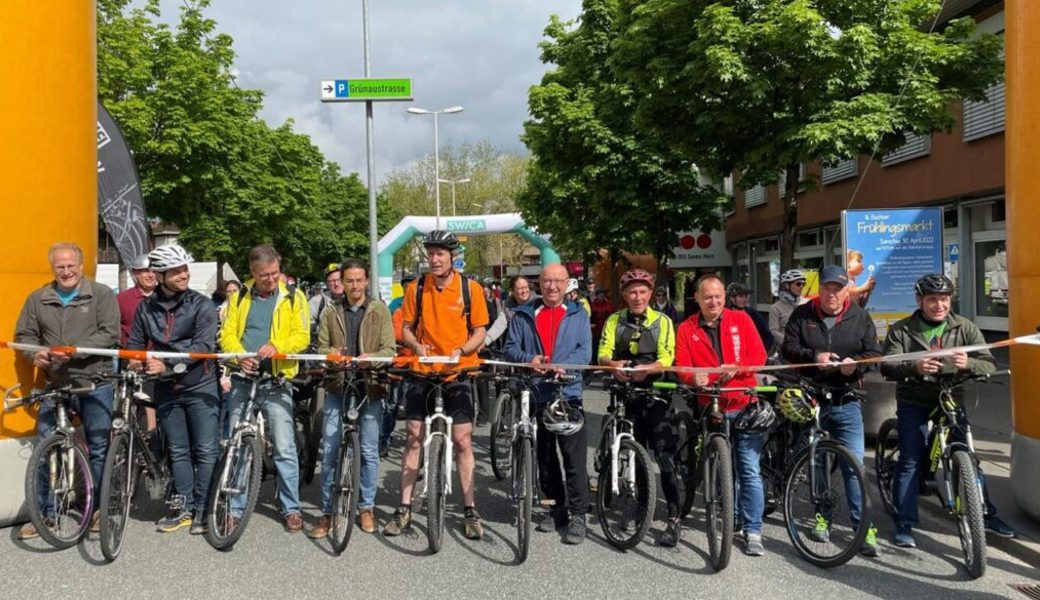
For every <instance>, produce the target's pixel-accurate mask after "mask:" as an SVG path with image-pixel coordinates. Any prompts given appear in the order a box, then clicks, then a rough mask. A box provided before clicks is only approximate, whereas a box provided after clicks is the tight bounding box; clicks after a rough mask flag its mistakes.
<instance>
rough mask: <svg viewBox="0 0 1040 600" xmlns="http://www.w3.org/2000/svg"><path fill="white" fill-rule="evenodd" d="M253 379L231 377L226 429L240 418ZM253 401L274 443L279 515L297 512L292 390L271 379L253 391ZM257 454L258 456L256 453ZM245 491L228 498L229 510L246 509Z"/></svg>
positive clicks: (297, 476) (297, 489) (237, 512)
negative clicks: (276, 383)
mask: <svg viewBox="0 0 1040 600" xmlns="http://www.w3.org/2000/svg"><path fill="white" fill-rule="evenodd" d="M251 388H252V383H251V382H250V381H248V380H246V379H243V378H241V377H232V383H231V394H230V395H229V396H228V427H229V429H228V431H233V430H234V428H235V425H236V424H237V423H238V420H239V419H241V418H242V408H243V406H244V405H245V403H246V400H248V398H249V390H250V389H251ZM256 403H257V405H258V406H259V407H260V410H261V412H262V413H263V415H264V420H265V427H266V429H267V436H268V437H269V438H270V440H271V442H272V445H273V446H274V468H275V470H276V471H277V472H278V504H279V507H280V509H281V512H282V515H283V516H285V515H291V514H293V513H299V512H300V464H299V461H298V460H297V457H296V424H295V422H294V421H293V400H292V392H291V391H290V390H289V388H288V387H286V386H284V385H274V384H271V383H268V384H265V385H262V386H260V387H259V388H258V389H257V391H256ZM257 458H260V457H257ZM245 505H246V498H245V496H244V495H240V496H236V497H235V498H234V499H233V500H232V502H231V511H232V514H234V515H235V516H240V515H241V513H242V510H243V509H245Z"/></svg>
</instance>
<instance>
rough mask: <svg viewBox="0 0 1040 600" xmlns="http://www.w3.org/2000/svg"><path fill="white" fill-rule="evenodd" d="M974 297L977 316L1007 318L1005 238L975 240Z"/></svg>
mask: <svg viewBox="0 0 1040 600" xmlns="http://www.w3.org/2000/svg"><path fill="white" fill-rule="evenodd" d="M975 298H976V313H977V314H978V316H980V317H1003V318H1007V316H1008V271H1007V241H1006V240H989V241H979V242H975Z"/></svg>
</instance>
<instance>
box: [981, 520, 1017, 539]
mask: <svg viewBox="0 0 1040 600" xmlns="http://www.w3.org/2000/svg"><path fill="white" fill-rule="evenodd" d="M986 531H988V532H990V533H992V534H993V535H995V536H998V537H1002V538H1013V537H1015V530H1014V529H1012V528H1011V526H1010V525H1008V524H1007V523H1005V522H1004V521H1003V520H1001V518H1000V517H998V516H997V515H993V516H991V517H986Z"/></svg>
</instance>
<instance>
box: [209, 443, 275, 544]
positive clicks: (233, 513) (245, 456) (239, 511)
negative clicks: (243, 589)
mask: <svg viewBox="0 0 1040 600" xmlns="http://www.w3.org/2000/svg"><path fill="white" fill-rule="evenodd" d="M262 452H263V450H262V447H261V445H260V440H259V439H257V437H256V436H255V435H253V434H251V433H244V434H242V436H241V438H240V439H239V441H238V443H237V444H235V443H228V445H227V447H226V448H225V449H224V454H223V456H221V458H220V462H219V463H218V464H217V471H216V473H217V479H216V481H215V482H214V486H215V487H214V489H213V491H212V492H210V496H209V511H208V515H209V516H208V520H209V523H208V531H207V532H206V540H207V541H208V542H209V543H210V545H211V546H213V547H214V548H216V549H217V550H229V549H231V547H232V546H234V545H235V543H236V542H238V539H239V538H240V537H242V533H243V532H245V530H246V525H248V524H249V518H250V517H251V516H252V515H253V509H254V508H256V498H257V496H259V495H260V477H261V475H262V469H263V458H262V457H261V453H262Z"/></svg>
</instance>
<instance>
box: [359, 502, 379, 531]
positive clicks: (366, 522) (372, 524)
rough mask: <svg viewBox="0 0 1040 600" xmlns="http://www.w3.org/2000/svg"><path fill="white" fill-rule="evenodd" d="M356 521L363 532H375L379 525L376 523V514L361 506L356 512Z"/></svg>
mask: <svg viewBox="0 0 1040 600" xmlns="http://www.w3.org/2000/svg"><path fill="white" fill-rule="evenodd" d="M357 522H358V527H359V528H360V529H361V531H364V532H365V533H375V532H377V531H379V525H378V524H377V523H376V514H375V512H373V511H372V509H371V508H362V509H361V510H360V511H359V512H358V517H357Z"/></svg>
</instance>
